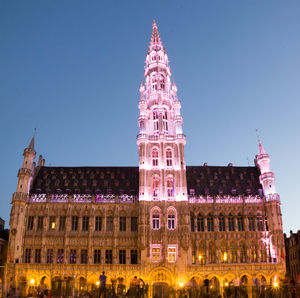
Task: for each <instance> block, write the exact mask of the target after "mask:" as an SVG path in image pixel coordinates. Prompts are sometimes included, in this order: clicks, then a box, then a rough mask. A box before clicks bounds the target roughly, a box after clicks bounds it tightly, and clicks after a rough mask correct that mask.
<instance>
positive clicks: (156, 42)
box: [149, 20, 163, 50]
mask: <svg viewBox="0 0 300 298" xmlns="http://www.w3.org/2000/svg"><path fill="white" fill-rule="evenodd" d="M161 47H163V45H162V42H161V40H160V36H159V33H158V30H157V25H156V22H155V20H153V23H152V36H151V40H150V46H149V50H151V49H152V50H160V49H161Z"/></svg>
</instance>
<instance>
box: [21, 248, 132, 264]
mask: <svg viewBox="0 0 300 298" xmlns="http://www.w3.org/2000/svg"><path fill="white" fill-rule="evenodd" d="M118 252H119V256H118V257H119V258H118V264H138V251H137V250H136V249H131V250H126V249H119V251H118ZM89 257H92V258H93V260H90V261H89ZM24 263H36V264H40V263H47V264H54V263H56V264H89V263H91V264H113V251H112V249H105V250H103V249H102V250H101V249H94V251H93V256H89V255H88V250H87V249H76V248H74V249H68V250H64V249H61V248H59V249H57V250H55V249H53V248H50V249H47V251H46V256H45V258H44V259H43V258H42V250H41V249H40V248H35V249H31V248H26V249H25V253H24Z"/></svg>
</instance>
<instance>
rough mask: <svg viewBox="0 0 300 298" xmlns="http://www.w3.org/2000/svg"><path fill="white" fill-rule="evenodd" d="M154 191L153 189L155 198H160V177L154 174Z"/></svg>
mask: <svg viewBox="0 0 300 298" xmlns="http://www.w3.org/2000/svg"><path fill="white" fill-rule="evenodd" d="M152 188H153V189H152V191H153V199H158V196H159V177H158V176H153V186H152Z"/></svg>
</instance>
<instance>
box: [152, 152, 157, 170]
mask: <svg viewBox="0 0 300 298" xmlns="http://www.w3.org/2000/svg"><path fill="white" fill-rule="evenodd" d="M152 166H153V167H157V166H158V150H157V149H156V148H154V149H153V150H152Z"/></svg>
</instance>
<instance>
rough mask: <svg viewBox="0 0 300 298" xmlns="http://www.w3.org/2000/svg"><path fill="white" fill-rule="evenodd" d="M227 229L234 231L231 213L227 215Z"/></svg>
mask: <svg viewBox="0 0 300 298" xmlns="http://www.w3.org/2000/svg"><path fill="white" fill-rule="evenodd" d="M228 230H229V232H234V219H233V216H232V214H231V213H229V215H228Z"/></svg>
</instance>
